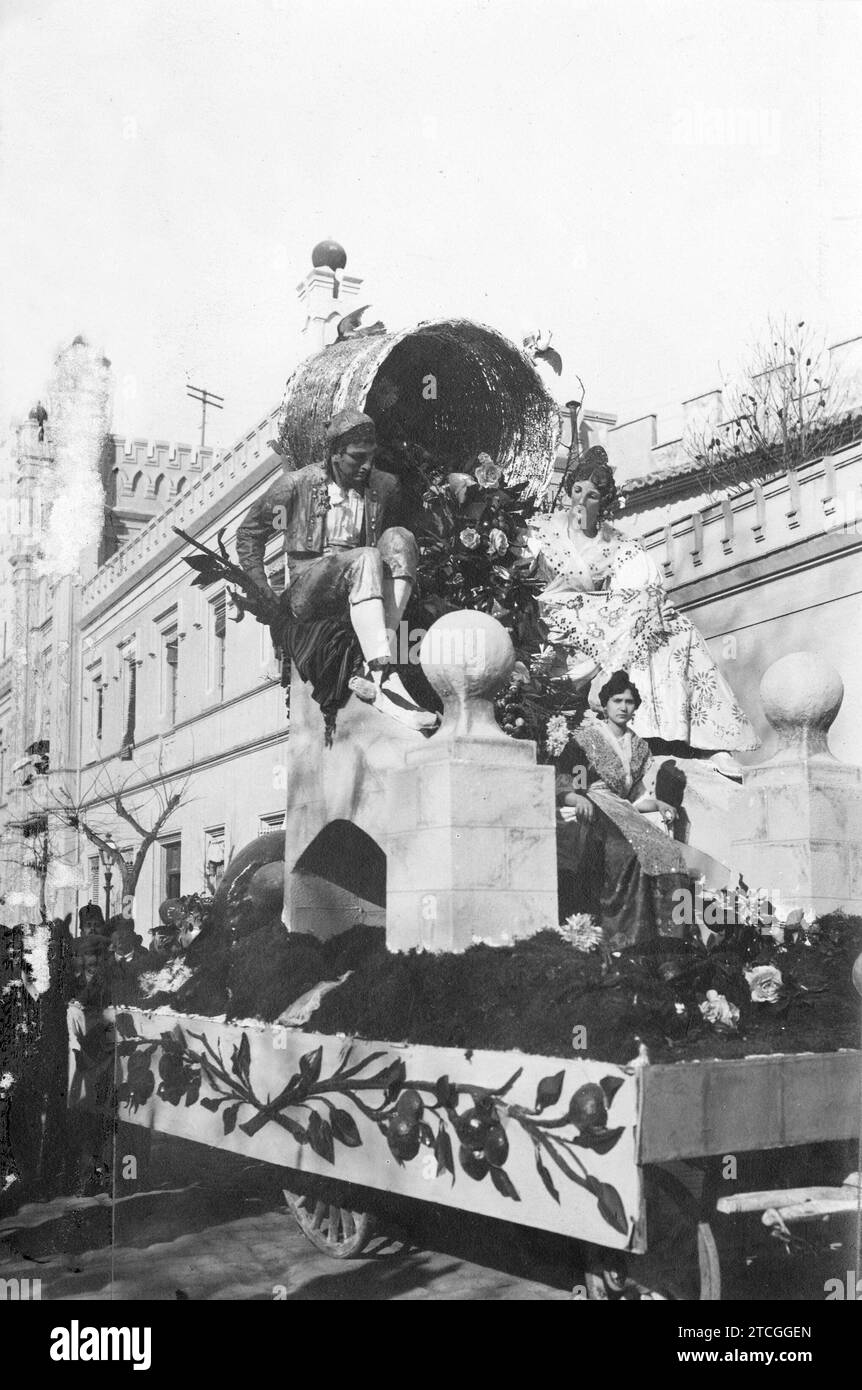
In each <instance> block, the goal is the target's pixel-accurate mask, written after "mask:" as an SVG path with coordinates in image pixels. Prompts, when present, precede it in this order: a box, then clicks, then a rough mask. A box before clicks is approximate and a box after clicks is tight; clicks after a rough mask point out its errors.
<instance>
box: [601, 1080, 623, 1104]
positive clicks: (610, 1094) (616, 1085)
mask: <svg viewBox="0 0 862 1390" xmlns="http://www.w3.org/2000/svg"><path fill="white" fill-rule="evenodd" d="M622 1084H623V1079H622V1077H621V1076H603V1077H602V1079H601V1081H600V1082H599V1085H600V1086H601V1088H602V1091H603V1092H604V1096H605V1105H606V1106H607V1107H608V1109H609V1110H610V1108H611V1101H612V1100H613V1098H614V1096H615V1095H616V1093H617V1091H618V1090H619V1089H620V1086H622Z"/></svg>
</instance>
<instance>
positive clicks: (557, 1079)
mask: <svg viewBox="0 0 862 1390" xmlns="http://www.w3.org/2000/svg"><path fill="white" fill-rule="evenodd" d="M565 1077H566V1073H565V1072H564V1071H558V1072H555V1074H554V1075H553V1076H543V1077H542V1079H541V1081H540V1082H539V1085H538V1088H537V1090H536V1104H535V1106H534V1109H536V1110H538V1111H539V1112H540V1113H541V1111H543V1110H547V1109H548V1107H549V1106H551V1105H556V1103H557V1101H558V1100H559V1099H560V1096H561V1095H562V1094H563V1081H564V1080H565Z"/></svg>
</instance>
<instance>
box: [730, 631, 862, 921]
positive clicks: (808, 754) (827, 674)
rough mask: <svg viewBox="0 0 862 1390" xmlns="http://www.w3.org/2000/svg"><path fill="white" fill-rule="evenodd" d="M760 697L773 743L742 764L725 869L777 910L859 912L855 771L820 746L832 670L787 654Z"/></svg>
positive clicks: (833, 687) (831, 697) (859, 812)
mask: <svg viewBox="0 0 862 1390" xmlns="http://www.w3.org/2000/svg"><path fill="white" fill-rule="evenodd" d="M760 695H761V700H762V701H763V708H764V713H765V714H766V717H767V719H768V720H769V722H770V724H772V726H773V727H774V728H775V730H776V732H777V733H778V736H779V739H780V745H781V746H780V747H779V750H778V752H777V753H776V754H775V756H774V757H773V758H771V759H770V760H769V761H768V762H766V763H762V764H760V766H758V767H750V768H746V770H745V773H744V777H743V786H742V788H741V789H740V790H739V791H738V792H737V793H736V797H735V804H734V806H733V808H732V810H733V816H734V824H735V827H736V828H735V834H734V839H733V846H732V852H733V863H734V867H735V868H738V869H739V870H740V872H741V873H742V875H743V877H744V878H745V880H746V882H747V883H748V885H749V887H751V888H764V889H766V890H767V891H768V893H769V895H770V897H771V898H772V899H773V901H775V902H777V903H778V904H780V906H781V907H782V908H783V909H789V908H794V907H802V908H805V909H806V910H809V911H811V912H813V913H815V914H818V913H824V912H829V911H832V910H834V909H835V908H836V907H842V908H844V909H845V910H846V911H848V912H862V769H860V768H857V767H850V766H848V765H847V764H846V763H840V762H838V760H837V759H836V758H834V757H833V756H832V754H831V753H830V752H829V747H828V743H827V731H828V729H829V727H830V725H831V724H832V722H833V720H834V719H835V716H836V715H837V713H838V711H839V709H840V707H841V702H842V700H843V698H844V687H843V684H842V681H841V677H840V676H839V675H838V673H837V671H835V670H834V669H833V668H832V667H831V666H829V665H828V664H827V663H826V662H825V661H824V660H823V658H822V657H820V656H818V655H817V654H816V653H814V652H794V653H792V654H791V655H790V656H786V657H783V658H782V659H781V660H780V661H777V662H775V663H774V665H772V666H770V667H769V669H768V670H767V672H766V674H765V675H764V677H763V680H762V681H761V685H760Z"/></svg>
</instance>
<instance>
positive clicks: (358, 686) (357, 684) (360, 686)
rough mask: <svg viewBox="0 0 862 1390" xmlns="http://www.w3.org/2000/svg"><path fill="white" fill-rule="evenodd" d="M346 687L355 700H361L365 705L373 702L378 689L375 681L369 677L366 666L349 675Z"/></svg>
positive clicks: (369, 673)
mask: <svg viewBox="0 0 862 1390" xmlns="http://www.w3.org/2000/svg"><path fill="white" fill-rule="evenodd" d="M347 688H348V690H351V691H352V692H353V694H354V695H355V696H356V698H357V700H362V701H363V702H364V703H365V704H366V705H373V704H374V701H375V700H376V699H377V692H378V690H379V686H378V685H377V683H376V681H374V680H372V679H371V672H370V671H369V669H368V667H367V666H366V667H364V668H363V670H362V671H357V673H356V675H355V676H351V677H350V680H349V681H348V682H347Z"/></svg>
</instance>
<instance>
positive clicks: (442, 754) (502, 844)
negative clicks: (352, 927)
mask: <svg viewBox="0 0 862 1390" xmlns="http://www.w3.org/2000/svg"><path fill="white" fill-rule="evenodd" d="M419 659H420V661H421V663H422V669H423V670H424V671H425V674H426V675H427V676H428V679H429V680H430V682H431V684H432V685H433V686H434V688H435V690H436V691H437V692H438V694H439V695H440V697H441V699H442V700H443V705H444V713H443V721H442V724H441V727H440V729H439V730H438V732H437V733H436V734H435V736H434V737H433V738H432V739H430V740H429V742H428V743H427V744H426V746H425V747H423V748H419V749H416V750H413V751H411V752H408V753H407V755H406V758H405V767H404V769H403V770H402V771H400V772H393V773H390V775H389V785H390V791H391V795H392V803H391V804H392V812H393V817H392V822H391V828H390V834H389V836H388V842H387V843H388V861H387V896H386V942H387V945H388V947H389V950H390V951H409V950H413V949H415V948H422V949H424V950H428V951H465V950H467V948H468V947H469V946H472V945H473V944H474V943H475V942H476V941H477V940H481V941H484V942H486V943H488V944H489V945H506V944H508V943H509V942H511V941H514V940H517V939H518V938H519V937H524V936H532V935H533V933H534V932H538V931H544V930H547V929H549V928H552V927H554V926H556V925H557V848H556V829H555V826H556V812H555V799H554V773H553V769H552V768H550V767H537V766H536V749H535V744H533V743H527V742H518V741H516V740H514V739H510V738H508V737H507V736H506V735H505V734H504V733H503V731H502V730H501V729H500V727H499V726H498V724H497V722H496V720H495V718H494V710H493V703H492V701H493V696H494V695H495V694H496V692H497V691H498V690H499V689H500V688H501V687H502V685H503V684H504V683H505V682H506V681H507V680H508V678H509V674H510V672H511V670H512V666H513V664H514V651H513V649H512V644H511V641H510V640H509V637H508V634H507V633H506V632H505V630H504V629H503V628H502V627H501V625H500V624H499V623H498V622H497V621H496V619H494V618H491V617H489V616H488V615H487V614H485V613H476V612H463V613H452V614H449V615H448V616H447V617H445V618H441V619H440V620H439V621H438V622H436V623H435V624H434V625H433V627H431V628H430V629H429V631H428V633H427V634H426V636H425V638H424V640H423V643H422V646H421V648H420V653H419ZM396 808H397V809H396Z"/></svg>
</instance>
